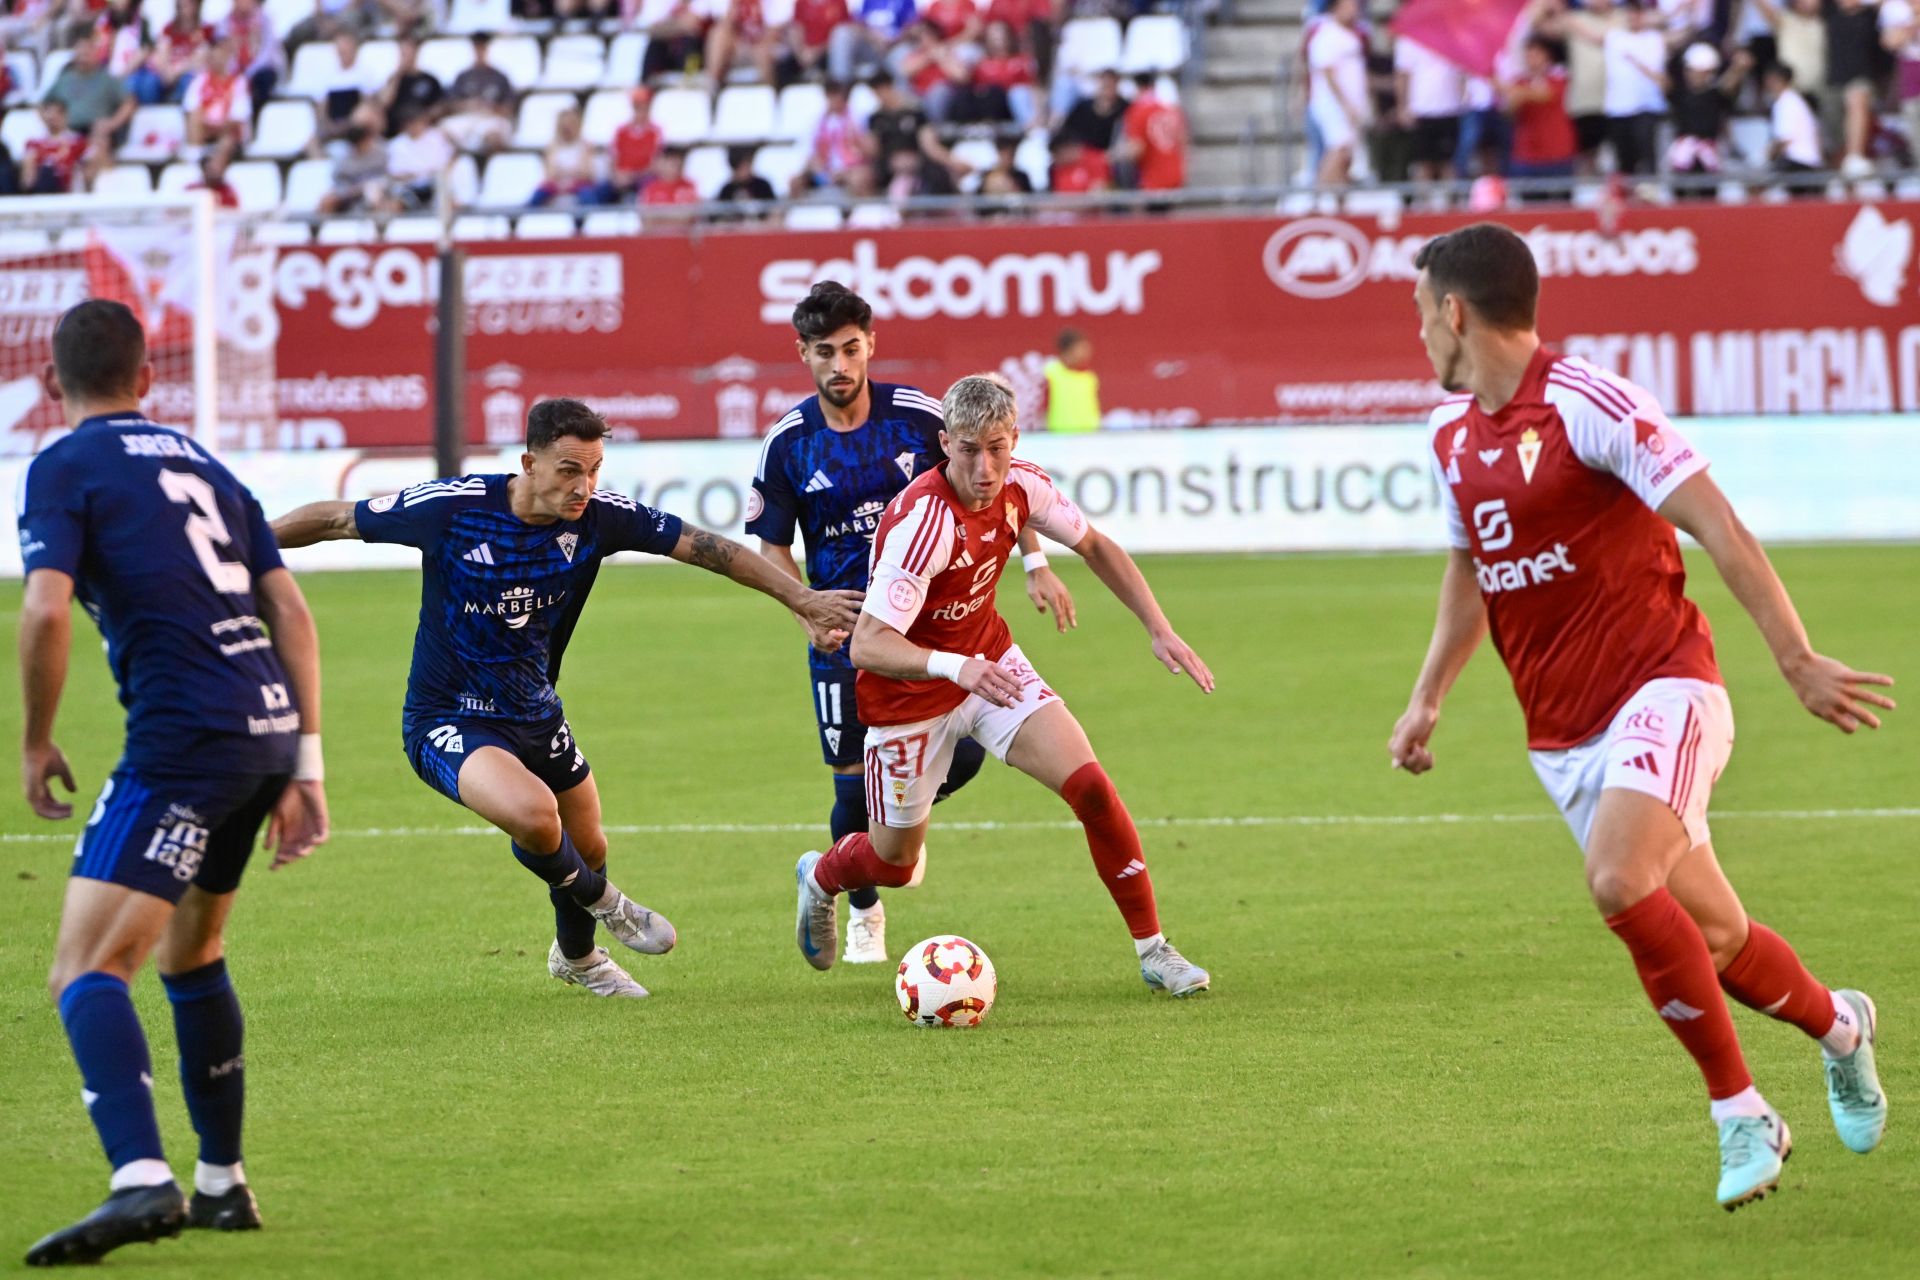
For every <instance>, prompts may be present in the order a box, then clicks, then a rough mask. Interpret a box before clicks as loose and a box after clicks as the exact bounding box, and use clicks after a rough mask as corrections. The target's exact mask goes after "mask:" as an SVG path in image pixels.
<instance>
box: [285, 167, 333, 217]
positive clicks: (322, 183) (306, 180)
mask: <svg viewBox="0 0 1920 1280" xmlns="http://www.w3.org/2000/svg"><path fill="white" fill-rule="evenodd" d="M331 190H333V161H331V160H302V161H299V162H298V163H296V164H295V165H294V166H293V167H292V168H290V169H288V170H287V195H286V210H287V212H288V213H312V212H314V211H315V210H316V209H318V208H319V207H320V197H321V196H324V195H325V194H327V192H329V191H331Z"/></svg>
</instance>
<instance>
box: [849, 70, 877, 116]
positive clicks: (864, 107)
mask: <svg viewBox="0 0 1920 1280" xmlns="http://www.w3.org/2000/svg"><path fill="white" fill-rule="evenodd" d="M879 109H880V95H879V94H877V93H875V92H874V91H873V86H872V85H870V84H868V83H867V82H866V81H864V80H862V81H861V82H860V83H859V84H856V85H855V86H853V92H852V93H849V94H848V95H847V110H849V111H851V112H853V118H854V119H855V120H858V121H859V122H860V123H861V124H863V125H864V124H866V122H867V121H869V120H871V119H872V118H873V113H874V112H876V111H878V110H879Z"/></svg>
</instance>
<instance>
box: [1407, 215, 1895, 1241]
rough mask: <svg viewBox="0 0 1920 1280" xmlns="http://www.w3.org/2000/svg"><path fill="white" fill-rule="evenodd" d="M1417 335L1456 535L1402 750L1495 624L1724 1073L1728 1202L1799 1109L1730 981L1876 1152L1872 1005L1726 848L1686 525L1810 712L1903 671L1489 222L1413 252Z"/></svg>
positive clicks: (1417, 751)
mask: <svg viewBox="0 0 1920 1280" xmlns="http://www.w3.org/2000/svg"><path fill="white" fill-rule="evenodd" d="M1415 266H1416V267H1417V268H1418V269H1419V271H1420V276H1419V280H1418V283H1417V284H1416V286H1415V289H1414V300H1415V302H1416V304H1417V305H1418V307H1419V310H1420V334H1421V338H1422V340H1423V341H1424V342H1425V344H1426V348H1427V356H1428V358H1429V359H1430V360H1431V361H1432V364H1433V370H1434V373H1435V374H1436V375H1437V376H1438V378H1439V380H1440V384H1441V385H1442V386H1443V387H1445V388H1446V389H1447V390H1448V391H1451V392H1458V393H1461V394H1457V395H1454V396H1453V397H1451V398H1450V399H1448V400H1447V401H1445V402H1444V403H1443V404H1442V405H1441V406H1440V407H1439V408H1438V409H1436V410H1435V411H1434V414H1433V420H1432V425H1433V429H1434V436H1433V455H1434V456H1433V466H1434V471H1435V475H1436V478H1437V483H1438V485H1439V488H1440V492H1441V493H1442V494H1443V495H1445V497H1444V501H1445V507H1446V513H1447V528H1448V536H1449V540H1450V542H1451V543H1452V546H1453V552H1452V554H1451V556H1450V557H1449V559H1448V561H1447V568H1446V573H1445V576H1444V578H1443V579H1442V582H1441V587H1440V605H1439V616H1438V619H1437V620H1436V622H1435V624H1434V632H1433V640H1432V643H1431V645H1430V646H1429V647H1428V650H1427V657H1426V661H1425V662H1424V663H1423V664H1422V666H1421V669H1420V675H1419V678H1418V679H1417V680H1416V681H1415V683H1414V688H1413V696H1412V698H1411V700H1410V702H1409V704H1408V707H1407V711H1406V713H1405V714H1404V715H1402V716H1401V717H1400V721H1399V723H1398V724H1396V725H1395V726H1394V729H1393V736H1392V739H1391V741H1390V743H1389V745H1388V750H1389V752H1390V753H1391V756H1392V759H1393V764H1394V766H1395V767H1396V768H1403V769H1406V770H1407V771H1408V772H1410V773H1425V772H1426V771H1427V770H1428V769H1431V768H1432V767H1433V754H1432V752H1431V751H1430V750H1429V749H1428V746H1427V743H1428V741H1429V740H1430V739H1431V738H1432V736H1433V731H1434V726H1435V725H1436V723H1437V722H1438V721H1439V718H1440V704H1441V700H1442V699H1443V698H1444V697H1445V696H1446V693H1447V690H1448V689H1450V688H1451V687H1452V686H1453V682H1454V680H1455V678H1456V677H1457V676H1458V675H1459V674H1460V671H1461V669H1462V668H1463V667H1465V666H1466V664H1467V659H1468V658H1470V657H1471V656H1472V654H1473V651H1474V649H1475V648H1477V647H1478V646H1479V643H1480V641H1481V639H1482V638H1483V637H1484V636H1486V635H1487V634H1488V633H1489V632H1491V633H1492V636H1493V643H1494V648H1495V649H1496V650H1498V652H1499V654H1500V657H1501V659H1502V660H1503V661H1504V662H1505V663H1506V666H1507V670H1508V672H1509V673H1510V674H1511V675H1512V677H1513V684H1514V691H1515V692H1516V693H1517V694H1518V695H1519V698H1520V705H1521V707H1522V709H1523V710H1524V712H1525V714H1526V721H1527V739H1528V746H1529V748H1530V749H1531V755H1532V759H1533V767H1534V771H1535V773H1537V774H1538V775H1539V777H1540V781H1541V782H1542V784H1544V785H1545V787H1546V789H1547V792H1548V794H1549V795H1550V796H1552V798H1553V801H1554V803H1555V804H1556V805H1557V806H1558V807H1559V809H1560V811H1561V813H1562V814H1563V815H1565V817H1566V820H1567V825H1568V826H1569V827H1571V828H1572V830H1573V835H1574V839H1575V840H1576V841H1578V843H1579V844H1580V847H1581V849H1582V850H1583V851H1584V853H1585V856H1586V876H1587V887H1588V889H1589V891H1590V892H1591V894H1592V897H1593V901H1594V905H1595V906H1597V907H1598V908H1599V909H1600V913H1601V915H1602V916H1603V917H1605V919H1606V922H1607V926H1608V927H1609V928H1610V929H1612V930H1613V931H1614V933H1615V934H1616V935H1618V937H1619V938H1620V940H1621V942H1623V943H1624V944H1625V945H1626V948H1627V951H1628V953H1629V954H1630V955H1631V956H1632V958H1633V964H1634V967H1635V969H1637V970H1638V971H1639V975H1640V981H1641V984H1642V986H1644V987H1645V989H1646V992H1647V995H1648V997H1649V998H1650V999H1651V1001H1652V1003H1653V1007H1654V1009H1655V1010H1656V1011H1657V1012H1658V1013H1659V1015H1660V1017H1661V1018H1662V1019H1663V1020H1664V1021H1665V1022H1666V1024H1667V1026H1668V1028H1669V1029H1670V1030H1671V1031H1672V1032H1673V1034H1674V1035H1675V1036H1677V1037H1678V1038H1679V1040H1680V1042H1681V1044H1682V1045H1683V1046H1684V1047H1685V1048H1686V1050H1687V1052H1688V1053H1689V1054H1691V1055H1692V1057H1693V1059H1694V1061H1695V1063H1696V1064H1697V1065H1698V1066H1699V1068H1700V1072H1701V1074H1702V1075H1703V1076H1704V1077H1705V1078H1706V1084H1707V1093H1708V1096H1709V1097H1710V1099H1711V1103H1712V1105H1711V1113H1712V1117H1713V1121H1714V1123H1715V1125H1716V1126H1718V1129H1719V1137H1720V1183H1719V1189H1718V1198H1719V1201H1720V1203H1721V1204H1722V1205H1724V1206H1725V1207H1726V1208H1728V1209H1733V1208H1735V1207H1737V1206H1739V1205H1742V1204H1745V1203H1747V1202H1748V1201H1751V1200H1758V1199H1760V1198H1762V1197H1763V1196H1765V1195H1766V1194H1767V1193H1768V1192H1769V1191H1772V1190H1773V1189H1774V1188H1775V1187H1777V1186H1778V1185H1779V1183H1780V1168H1781V1164H1782V1162H1783V1161H1784V1160H1785V1159H1786V1158H1787V1155H1788V1153H1789V1151H1790V1150H1791V1146H1792V1141H1791V1138H1790V1137H1789V1135H1788V1131H1787V1125H1786V1122H1785V1121H1784V1120H1782V1119H1781V1118H1780V1116H1779V1114H1778V1113H1777V1112H1775V1111H1774V1109H1773V1108H1772V1107H1771V1106H1769V1105H1768V1104H1767V1101H1766V1099H1764V1098H1763V1097H1761V1096H1760V1093H1759V1091H1758V1090H1756V1089H1755V1088H1754V1084H1753V1077H1752V1076H1751V1075H1750V1074H1749V1073H1748V1071H1747V1066H1746V1062H1745V1060H1744V1059H1743V1057H1742V1055H1741V1051H1740V1042H1739V1039H1738V1038H1737V1037H1736V1036H1735V1034H1734V1028H1733V1019H1732V1018H1731V1016H1730V1015H1729V1013H1728V1010H1727V1003H1726V1001H1725V1000H1724V999H1723V998H1722V994H1721V993H1722V992H1725V994H1726V995H1728V996H1731V997H1733V998H1734V999H1735V1000H1738V1001H1739V1002H1740V1003H1741V1004H1744V1005H1746V1006H1747V1007H1748V1008H1751V1009H1755V1010H1758V1011H1759V1012H1761V1013H1763V1014H1766V1015H1767V1016H1768V1017H1771V1018H1777V1019H1779V1020H1781V1021H1783V1022H1789V1023H1792V1024H1793V1025H1794V1026H1796V1027H1799V1028H1800V1029H1801V1030H1802V1031H1804V1032H1805V1033H1806V1034H1807V1035H1808V1036H1811V1037H1812V1038H1813V1039H1815V1040H1816V1041H1818V1042H1819V1044H1820V1049H1821V1053H1822V1057H1823V1061H1824V1064H1825V1070H1826V1076H1827V1098H1828V1102H1829V1105H1830V1110H1831V1111H1832V1113H1833V1122H1834V1127H1835V1128H1836V1129H1837V1130H1838V1131H1839V1134H1840V1139H1841V1141H1842V1142H1843V1143H1845V1144H1846V1146H1847V1147H1848V1148H1850V1149H1851V1150H1854V1151H1858V1152H1868V1151H1872V1150H1873V1149H1874V1148H1875V1147H1876V1146H1878V1145H1879V1143H1880V1137H1881V1134H1882V1132H1883V1131H1884V1129H1885V1127H1886V1120H1887V1101H1886V1096H1885V1095H1884V1094H1883V1093H1882V1092H1881V1090H1880V1081H1879V1078H1878V1076H1877V1075H1876V1073H1875V1069H1874V1037H1875V1023H1874V1019H1875V1011H1874V1006H1873V1001H1871V1000H1869V999H1868V998H1867V997H1866V996H1865V995H1864V994H1862V993H1861V992H1858V991H1830V990H1829V989H1828V988H1826V987H1825V986H1823V985H1821V984H1820V983H1819V982H1818V981H1816V980H1815V979H1814V978H1813V976H1812V975H1811V974H1809V973H1808V972H1807V970H1806V969H1805V967H1804V966H1802V964H1801V963H1800V959H1799V957H1798V956H1796V955H1795V954H1794V951H1793V948H1792V947H1790V946H1788V945H1787V943H1786V942H1785V940H1783V939H1782V938H1781V937H1780V936H1779V935H1778V934H1776V933H1774V932H1772V931H1771V930H1769V929H1768V928H1767V927H1766V926H1764V925H1762V924H1760V923H1758V922H1756V921H1753V920H1750V919H1748V917H1747V914H1746V911H1745V909H1744V908H1743V907H1742V906H1741V905H1740V899H1739V897H1738V896H1737V895H1736V894H1735V893H1734V890H1733V886H1732V885H1731V884H1729V883H1728V882H1727V878H1726V876H1725V874H1724V873H1723V872H1722V871H1721V869H1720V864H1719V862H1718V861H1717V860H1716V858H1715V857H1714V851H1713V845H1712V843H1711V838H1710V833H1709V831H1708V828H1707V798H1708V795H1709V793H1710V792H1711V791H1712V789H1713V785H1714V783H1715V782H1716V781H1718V779H1719V777H1720V771H1721V770H1722V769H1723V768H1724V767H1725V766H1726V763H1727V759H1728V756H1729V755H1730V754H1731V752H1732V750H1733V711H1732V707H1731V706H1730V704H1729V703H1728V700H1727V691H1726V689H1725V688H1724V687H1722V684H1721V680H1720V670H1719V667H1718V666H1717V665H1716V663H1715V661H1714V654H1713V639H1712V635H1711V633H1710V632H1709V630H1708V628H1707V620H1706V618H1705V617H1703V616H1702V615H1701V612H1700V610H1699V609H1698V608H1696V607H1695V606H1694V604H1693V602H1692V601H1690V600H1688V599H1687V597H1686V595H1685V585H1686V569H1685V566H1684V564H1683V563H1682V562H1681V559H1680V547H1679V542H1678V540H1677V539H1676V537H1675V536H1674V528H1675V526H1678V527H1679V528H1680V529H1682V530H1685V531H1686V532H1687V533H1688V534H1689V535H1691V536H1692V537H1693V539H1694V540H1695V541H1697V542H1698V543H1699V544H1700V545H1701V547H1702V548H1704V549H1705V551H1706V553H1707V555H1708V556H1709V557H1711V558H1712V560H1713V563H1714V567H1715V568H1716V569H1717V570H1718V571H1719V573H1720V577H1721V578H1722V580H1723V581H1725V582H1726V584H1727V587H1728V589H1729V590H1731V591H1732V592H1733V595H1734V598H1735V599H1736V600H1738V601H1739V602H1740V604H1741V605H1742V606H1743V607H1744V608H1745V609H1746V611H1747V612H1748V613H1749V614H1750V615H1752V617H1753V620H1754V622H1755V623H1756V624H1757V626H1758V627H1759V629H1760V633H1761V635H1762V636H1764V637H1765V639H1766V642H1767V647H1768V648H1769V649H1771V650H1772V651H1773V656H1774V660H1775V661H1776V662H1777V663H1778V664H1779V667H1780V672H1781V674H1782V675H1783V676H1785V677H1786V680H1787V683H1788V685H1790V686H1791V687H1792V689H1793V691H1794V693H1795V694H1796V695H1797V696H1798V697H1799V699H1800V701H1801V703H1802V704H1803V705H1804V706H1805V707H1806V708H1807V710H1808V711H1810V712H1812V713H1813V714H1814V715H1816V716H1819V717H1820V718H1821V719H1823V720H1826V721H1828V722H1830V723H1832V724H1834V725H1836V726H1838V727H1839V728H1840V729H1841V730H1842V731H1843V732H1846V733H1852V732H1854V731H1855V730H1856V729H1858V728H1860V727H1861V726H1863V725H1864V726H1866V727H1868V728H1874V729H1877V728H1879V727H1880V721H1879V719H1878V717H1877V716H1876V715H1875V714H1874V710H1873V709H1874V708H1876V707H1878V708H1891V707H1892V706H1893V702H1892V700H1890V699H1889V698H1887V697H1886V696H1884V695H1882V694H1880V693H1876V692H1874V691H1873V686H1885V685H1891V684H1892V683H1893V681H1892V679H1891V678H1890V677H1887V676H1883V675H1873V674H1870V673H1866V672H1859V671H1855V670H1853V669H1852V668H1850V667H1848V666H1847V665H1846V664H1844V663H1841V662H1836V661H1835V660H1833V659H1832V658H1828V657H1823V656H1822V655H1820V654H1819V653H1816V652H1815V651H1814V650H1813V648H1812V646H1811V645H1810V643H1809V642H1808V640H1807V633H1806V629H1805V628H1804V627H1803V626H1802V625H1801V623H1800V618H1799V615H1798V614H1797V613H1796V612H1795V611H1794V607H1793V602H1792V601H1791V600H1790V599H1788V597H1787V591H1786V588H1785V587H1784V586H1782V585H1781V583H1780V579H1779V577H1778V576H1777V575H1776V574H1775V573H1774V571H1773V566H1772V565H1770V564H1769V563H1768V562H1767V556H1766V553H1765V552H1764V551H1763V550H1762V549H1761V547H1760V544H1759V543H1758V542H1757V541H1756V540H1755V539H1754V536H1753V534H1752V533H1751V532H1749V531H1748V530H1747V528H1746V526H1745V525H1744V524H1742V523H1741V522H1740V519H1739V517H1738V516H1737V515H1735V514H1734V511H1733V508H1732V506H1731V505H1729V503H1728V502H1727V499H1726V497H1725V495H1724V494H1722V493H1721V491H1720V489H1719V486H1717V485H1716V484H1714V482H1713V480H1712V479H1711V478H1709V477H1708V475H1707V460H1706V458H1705V457H1703V456H1701V454H1700V452H1699V451H1698V450H1696V449H1695V448H1694V447H1693V446H1692V445H1691V444H1689V443H1688V442H1687V441H1686V439H1685V438H1684V437H1682V436H1681V435H1680V433H1679V432H1678V431H1676V430H1675V429H1674V426H1673V424H1672V423H1671V422H1669V421H1668V420H1667V416H1666V414H1665V413H1664V412H1662V411H1661V408H1660V406H1659V405H1658V404H1657V403H1655V401H1654V399H1653V397H1652V396H1651V395H1649V394H1648V393H1647V392H1646V391H1645V390H1643V389H1641V388H1640V387H1637V386H1635V385H1634V384H1633V383H1631V382H1627V381H1626V380H1624V379H1622V378H1618V377H1616V376H1614V375H1613V374H1611V373H1608V372H1606V371H1604V370H1602V369H1599V368H1597V367H1596V366H1594V365H1591V364H1589V363H1587V362H1586V361H1584V360H1579V359H1566V358H1562V357H1559V356H1556V355H1554V354H1553V353H1552V352H1550V351H1548V350H1547V349H1546V348H1545V347H1543V346H1542V345H1541V344H1540V337H1539V334H1538V332H1537V331H1536V328H1535V321H1534V315H1535V309H1536V306H1537V303H1538V299H1539V292H1540V276H1539V272H1538V270H1537V269H1536V267H1535V265H1534V260H1533V255H1532V253H1531V251H1530V250H1529V249H1528V247H1527V244H1526V242H1525V241H1524V240H1522V239H1521V238H1520V237H1519V236H1517V235H1515V234H1514V233H1513V232H1512V231H1509V230H1507V229H1506V228H1504V227H1499V226H1495V225H1493V224H1490V223H1480V224H1477V225H1475V226H1470V227H1466V228H1463V229H1462V230H1459V231H1455V232H1452V233H1449V234H1447V235H1443V236H1440V237H1438V238H1437V239H1434V240H1431V241H1429V242H1428V243H1427V245H1426V246H1425V247H1424V248H1423V249H1422V250H1421V251H1420V254H1419V256H1418V257H1417V258H1416V259H1415Z"/></svg>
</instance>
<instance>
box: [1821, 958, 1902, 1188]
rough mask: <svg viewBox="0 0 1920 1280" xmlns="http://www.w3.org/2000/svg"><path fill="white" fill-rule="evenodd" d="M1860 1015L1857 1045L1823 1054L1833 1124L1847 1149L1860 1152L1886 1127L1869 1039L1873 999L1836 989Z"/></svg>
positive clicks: (1872, 1026) (1875, 1020) (1884, 1098)
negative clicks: (1837, 1055) (1844, 1051)
mask: <svg viewBox="0 0 1920 1280" xmlns="http://www.w3.org/2000/svg"><path fill="white" fill-rule="evenodd" d="M1834 994H1835V995H1837V996H1839V997H1840V998H1841V999H1842V1000H1845V1001H1846V1002H1847V1003H1848V1004H1849V1005H1850V1006H1852V1008H1853V1012H1854V1014H1855V1015H1856V1016H1857V1017H1858V1018H1859V1019H1860V1046H1859V1047H1858V1048H1856V1049H1855V1050H1854V1051H1853V1052H1852V1053H1850V1054H1848V1055H1847V1056H1846V1057H1844V1058H1827V1059H1825V1062H1826V1066H1827V1106H1828V1108H1829V1109H1830V1110H1831V1111H1832V1112H1833V1127H1834V1130H1835V1132H1837V1133H1838V1134H1839V1135H1840V1141H1842V1142H1844V1143H1846V1144H1847V1150H1849V1151H1858V1152H1859V1153H1860V1154H1861V1155H1865V1154H1867V1152H1869V1151H1871V1150H1873V1149H1874V1148H1875V1147H1877V1146H1879V1145H1880V1136H1881V1135H1882V1134H1884V1133H1885V1132H1886V1131H1887V1095H1886V1094H1885V1093H1884V1092H1882V1091H1881V1088H1880V1075H1879V1073H1878V1072H1877V1071H1875V1070H1874V1067H1873V1042H1874V1039H1875V1036H1876V1034H1877V1033H1878V1031H1879V1027H1878V1025H1877V1023H1878V1018H1877V1015H1876V1014H1875V1011H1874V1008H1873V1001H1871V1000H1869V999H1868V998H1867V996H1866V993H1864V992H1860V991H1836V992H1834Z"/></svg>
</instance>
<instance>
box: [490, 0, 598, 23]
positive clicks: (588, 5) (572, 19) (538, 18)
mask: <svg viewBox="0 0 1920 1280" xmlns="http://www.w3.org/2000/svg"><path fill="white" fill-rule="evenodd" d="M512 12H513V15H514V16H515V17H516V18H522V19H525V20H528V21H532V22H553V23H557V24H559V25H561V26H566V25H568V24H570V23H578V22H586V23H593V22H602V21H606V20H608V19H611V18H616V17H618V16H619V14H620V4H619V0H513V6H512Z"/></svg>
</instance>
